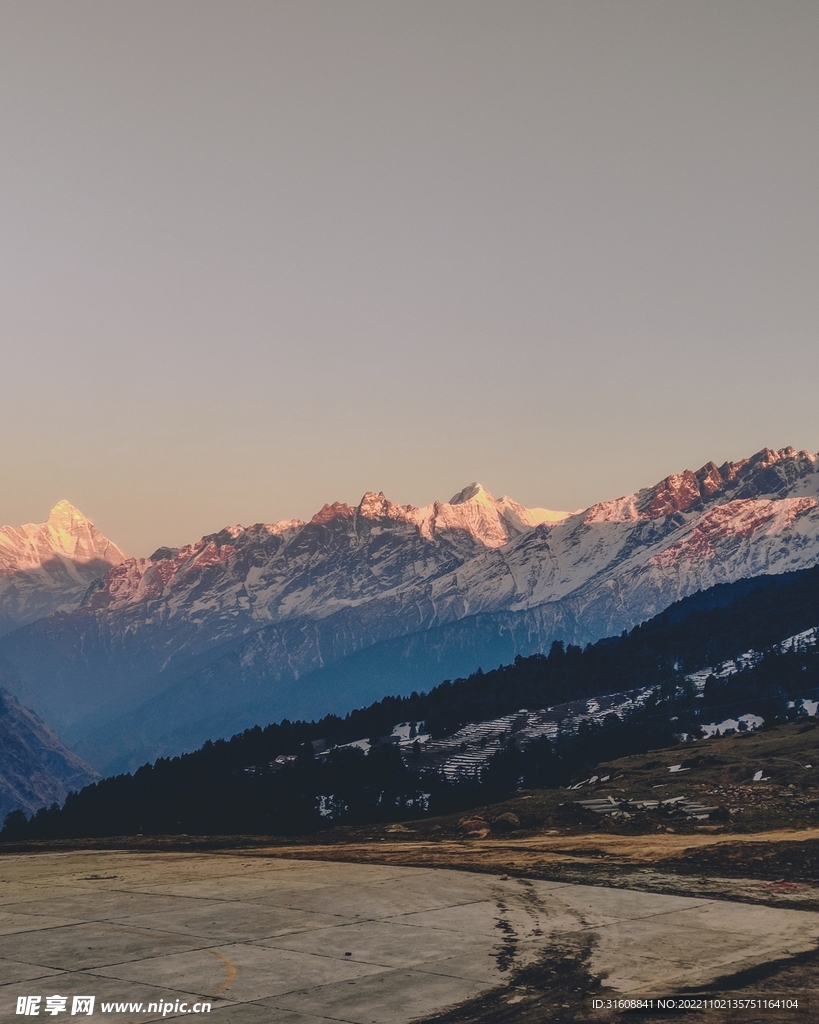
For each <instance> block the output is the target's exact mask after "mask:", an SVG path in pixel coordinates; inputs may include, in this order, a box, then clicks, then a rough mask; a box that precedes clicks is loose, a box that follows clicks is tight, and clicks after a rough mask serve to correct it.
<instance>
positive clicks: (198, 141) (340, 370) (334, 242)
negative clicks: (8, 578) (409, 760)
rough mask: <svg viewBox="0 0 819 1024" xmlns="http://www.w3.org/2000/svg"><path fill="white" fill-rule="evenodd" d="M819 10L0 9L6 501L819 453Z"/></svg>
mask: <svg viewBox="0 0 819 1024" xmlns="http://www.w3.org/2000/svg"><path fill="white" fill-rule="evenodd" d="M818 128H819V4H817V3H816V2H815V0H808V2H804V3H802V2H787V0H784V2H783V0H779V2H776V3H774V2H770V0H765V2H761V3H757V2H754V0H738V2H719V0H706V2H703V3H698V2H696V0H681V2H662V0H646V2H642V0H638V2H632V0H613V2H606V3H603V2H594V3H586V2H583V0H569V2H566V3H562V2H551V0H538V2H515V0H497V2H493V3H482V2H478V0H469V2H447V0H431V2H425V0H408V2H392V0H391V2H367V3H358V2H351V0H346V2H335V3H330V2H322V3H314V2H310V0H296V2H293V3H290V2H262V0H252V2H242V0H218V2H209V0H191V2H188V0H163V2H162V3H133V2H131V0H129V2H124V3H123V2H117V0H99V2H84V0H72V2H71V3H61V4H55V3H53V2H52V0H48V2H41V0H27V2H25V3H20V2H18V0H3V2H0V269H1V270H2V272H1V273H0V346H2V353H1V355H2V359H1V360H0V439H1V443H0V481H2V486H1V487H0V522H2V523H11V524H18V523H21V522H26V521H42V520H43V519H44V518H45V516H46V514H47V513H48V510H49V508H50V507H51V506H52V505H53V504H54V503H55V502H56V501H57V500H58V499H60V498H68V499H69V500H70V501H72V502H73V503H74V504H75V505H77V506H78V507H80V508H81V509H82V510H83V511H84V512H85V513H86V514H87V515H89V516H90V517H91V518H92V519H94V521H95V522H96V523H97V525H98V526H99V527H100V528H101V529H103V530H104V532H106V533H107V534H108V535H109V536H110V537H111V538H112V539H114V540H115V541H117V542H118V543H119V544H120V545H121V546H122V547H123V548H124V549H125V550H126V551H128V552H130V553H133V554H148V553H150V551H152V550H153V549H154V548H155V547H157V546H159V545H160V544H177V543H183V542H185V541H191V540H195V539H197V538H198V537H199V536H200V535H202V534H203V533H207V532H211V531H213V530H216V529H219V528H220V527H222V526H224V525H226V524H232V523H236V522H243V523H251V522H256V521H273V520H276V519H280V518H285V517H291V516H299V517H304V518H306V517H309V516H310V515H312V513H313V512H314V511H316V510H317V509H318V508H319V507H320V506H321V505H322V504H323V502H325V501H332V500H334V499H339V500H346V501H349V502H351V503H352V502H356V501H358V499H359V498H360V496H361V494H362V493H363V492H364V491H365V490H376V491H377V490H384V491H385V492H386V493H387V494H388V495H389V496H390V497H392V498H394V499H395V500H398V501H401V502H412V503H413V504H424V503H426V502H428V501H431V500H433V499H435V498H440V499H446V498H448V497H449V496H450V495H452V494H453V493H454V492H456V491H457V490H459V489H460V488H461V487H463V486H464V485H465V484H466V483H468V482H469V481H471V480H474V479H479V480H481V481H482V482H483V483H484V484H485V485H486V486H487V487H488V488H489V489H490V490H491V491H493V492H494V493H496V494H498V495H500V494H502V493H508V494H510V495H511V496H512V497H514V498H516V499H517V500H519V501H521V502H522V503H524V504H528V505H545V506H547V507H551V508H567V509H574V508H577V507H580V506H585V505H588V504H590V503H592V502H593V501H596V500H600V499H604V498H611V497H616V496H618V495H620V494H623V493H626V492H628V491H631V490H634V489H636V488H638V487H640V486H643V485H647V484H651V483H653V482H655V481H656V480H658V479H660V478H661V477H663V476H665V475H667V474H668V473H671V472H676V471H679V470H682V469H684V468H686V467H688V468H697V467H698V466H700V465H701V464H702V463H704V462H706V461H708V460H709V459H714V460H715V461H717V462H721V461H723V460H725V459H738V458H741V457H743V456H746V455H750V454H751V453H752V452H754V451H756V450H758V449H759V448H761V447H763V446H765V445H767V446H770V447H781V446H784V445H787V444H791V445H794V446H795V447H797V448H808V449H809V450H811V451H816V450H817V449H819V414H818V409H819V403H818V402H817V380H818V377H819V216H818V215H817V214H818V213H819V188H818V187H817V180H818V176H819V131H817V129H818Z"/></svg>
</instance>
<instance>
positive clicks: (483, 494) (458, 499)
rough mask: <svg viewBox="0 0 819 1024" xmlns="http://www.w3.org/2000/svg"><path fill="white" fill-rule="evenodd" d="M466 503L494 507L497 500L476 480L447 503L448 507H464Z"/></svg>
mask: <svg viewBox="0 0 819 1024" xmlns="http://www.w3.org/2000/svg"><path fill="white" fill-rule="evenodd" d="M467 501H477V502H480V504H481V505H496V504H497V500H496V499H495V498H494V497H493V495H491V494H490V493H489V491H487V489H486V488H485V487H484V486H483V484H481V483H478V481H477V480H475V481H473V482H472V483H471V484H467V485H466V487H464V489H463V490H462V491H458V493H457V494H455V495H453V497H451V498H450V499H449V501H448V502H447V504H448V505H464V504H465V503H466V502H467Z"/></svg>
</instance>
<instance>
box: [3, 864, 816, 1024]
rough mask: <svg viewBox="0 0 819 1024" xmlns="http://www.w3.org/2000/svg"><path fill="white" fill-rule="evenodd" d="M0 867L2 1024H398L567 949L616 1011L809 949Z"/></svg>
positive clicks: (775, 935) (364, 881)
mask: <svg viewBox="0 0 819 1024" xmlns="http://www.w3.org/2000/svg"><path fill="white" fill-rule="evenodd" d="M0 868H2V875H3V883H4V884H3V887H2V897H1V899H0V932H3V931H5V934H0V1021H11V1020H13V1019H20V1018H18V1017H16V1014H15V1012H14V1010H15V1007H16V1000H17V997H18V996H20V995H40V996H42V997H43V999H44V997H45V996H46V995H51V994H54V993H55V992H56V993H59V994H61V995H66V996H72V995H85V994H93V995H95V996H97V999H98V1000H99V1001H102V1000H106V1001H111V1002H131V1003H139V1002H143V1003H144V1004H145V1007H147V1003H148V1002H156V1001H161V1002H170V1003H174V1004H175V1003H176V1001H177V1000H179V1001H188V1002H190V1000H191V999H206V1000H207V1001H209V1002H210V1003H211V1004H212V1011H211V1015H210V1017H209V1019H210V1020H215V1021H223V1022H224V1024H257V1022H259V1024H261V1022H265V1024H270V1022H272V1024H328V1022H329V1021H331V1020H333V1021H347V1022H350V1024H409V1022H410V1021H412V1020H416V1019H419V1018H420V1019H423V1018H424V1017H427V1016H430V1015H432V1014H433V1013H435V1012H437V1011H439V1010H441V1009H443V1008H444V1007H446V1006H450V1005H453V1004H457V1003H459V1002H461V1001H463V1000H465V999H467V998H470V997H471V996H474V995H477V994H479V993H481V992H485V991H487V990H488V989H489V988H491V987H493V986H496V985H499V984H504V983H506V982H507V981H508V979H509V978H510V977H511V976H512V975H513V974H514V970H515V968H517V967H522V966H525V965H527V964H530V963H533V962H534V961H536V960H538V959H540V958H542V957H544V956H548V955H549V951H550V950H551V949H554V948H555V947H556V945H559V944H560V943H561V942H562V941H564V940H565V939H566V936H580V937H585V938H588V940H589V943H590V945H591V949H592V969H593V973H597V974H604V975H607V981H606V985H608V986H610V987H611V988H612V989H613V991H614V992H615V993H617V994H621V995H627V996H628V995H632V996H633V995H639V994H646V993H647V992H653V993H654V994H656V993H657V992H658V990H662V991H663V992H666V993H667V992H668V990H669V988H670V987H674V986H675V985H679V986H683V985H692V984H702V983H704V982H707V981H710V980H713V979H715V978H716V977H718V976H720V975H722V974H725V973H730V972H732V971H734V970H739V969H744V968H746V967H749V966H753V965H755V964H760V963H764V962H767V961H768V960H771V959H777V958H781V957H784V956H788V955H791V954H795V953H799V952H801V951H805V950H808V949H811V948H813V947H814V945H815V944H816V943H817V942H819V915H817V914H813V913H809V912H804V911H795V910H779V909H772V908H768V907H761V906H753V905H749V904H742V903H728V902H720V901H715V900H706V899H700V898H697V899H692V898H686V897H677V896H666V895H655V894H648V893H644V892H635V891H629V890H624V889H604V888H597V887H590V886H576V885H567V884H565V883H550V882H536V881H525V880H520V879H515V878H511V879H507V880H501V879H500V878H499V877H498V876H492V875H484V874H469V873H467V872H457V871H449V870H437V869H426V868H421V869H419V868H401V867H398V868H396V867H387V866H381V865H372V864H366V865H357V864H345V863H335V864H334V863H330V862H325V861H317V862H309V861H285V860H279V859H276V858H268V857H264V856H253V857H246V856H243V855H241V854H240V855H225V854H128V853H94V852H83V853H77V854H42V855H37V856H25V857H22V856H20V857H18V856H3V857H2V860H1V861H0ZM348 953H349V954H350V956H347V954H348ZM181 1016H188V1015H183V1014H182V1013H175V1012H171V1013H168V1014H165V1017H164V1019H166V1020H171V1019H175V1018H176V1017H181ZM161 1017H162V1014H153V1015H151V1014H148V1013H147V1012H146V1011H145V1009H143V1010H141V1011H140V1012H139V1013H136V1011H134V1012H129V1011H127V1010H123V1012H122V1013H121V1014H119V1015H118V1014H117V1013H108V1014H106V1019H107V1020H110V1021H112V1022H116V1021H118V1020H121V1021H122V1022H125V1021H132V1020H137V1019H138V1020H141V1021H142V1020H151V1019H159V1018H161Z"/></svg>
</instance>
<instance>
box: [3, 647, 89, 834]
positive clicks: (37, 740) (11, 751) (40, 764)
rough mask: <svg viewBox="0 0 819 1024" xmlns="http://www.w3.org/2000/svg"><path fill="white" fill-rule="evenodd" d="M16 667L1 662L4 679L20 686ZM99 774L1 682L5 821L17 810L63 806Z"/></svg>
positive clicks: (29, 812) (29, 810)
mask: <svg viewBox="0 0 819 1024" xmlns="http://www.w3.org/2000/svg"><path fill="white" fill-rule="evenodd" d="M15 682H16V680H15V679H14V671H13V670H12V669H11V667H10V666H8V665H3V664H0V683H3V684H7V685H8V684H10V685H15ZM98 778H99V775H98V774H97V773H96V772H95V771H94V769H93V768H90V767H89V766H88V765H87V764H86V763H85V762H84V761H82V760H81V759H80V758H79V757H77V755H76V754H74V753H72V751H70V750H69V749H68V748H67V747H66V746H65V744H64V743H63V742H62V741H61V740H60V738H59V736H57V734H56V733H55V732H54V731H53V730H52V729H50V728H49V727H48V726H47V725H46V724H45V723H44V722H42V721H41V720H40V719H39V718H38V717H37V715H35V714H34V713H33V712H32V711H29V710H28V708H24V707H23V706H22V705H21V704H20V703H19V702H18V701H17V700H16V699H15V698H14V697H13V696H12V695H11V694H10V693H9V692H8V690H6V689H4V688H3V686H0V822H2V821H3V819H4V818H5V816H6V815H7V814H8V813H9V812H10V811H14V810H18V809H19V810H23V811H25V812H26V813H27V814H32V813H33V812H34V811H36V810H37V809H38V808H40V807H48V806H50V805H51V804H52V803H54V802H56V803H59V804H61V803H62V802H63V800H65V798H66V796H67V795H68V793H69V792H71V790H80V789H82V787H83V786H87V785H88V784H89V783H91V782H95V781H96V780H97V779H98Z"/></svg>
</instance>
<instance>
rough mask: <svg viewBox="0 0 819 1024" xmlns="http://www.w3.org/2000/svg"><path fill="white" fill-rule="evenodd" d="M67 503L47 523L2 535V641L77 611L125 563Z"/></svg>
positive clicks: (7, 530) (6, 530) (9, 528)
mask: <svg viewBox="0 0 819 1024" xmlns="http://www.w3.org/2000/svg"><path fill="white" fill-rule="evenodd" d="M125 558H126V556H125V555H124V554H123V553H122V551H120V549H119V548H118V547H117V546H116V544H112V543H111V541H110V540H108V539H107V538H106V537H103V535H102V534H101V533H100V532H99V530H98V529H97V528H96V527H95V526H94V524H93V523H91V522H89V520H88V519H86V518H85V516H84V515H83V514H82V513H81V512H79V511H78V510H77V509H76V508H74V506H73V505H70V504H69V503H68V502H67V501H61V502H59V503H58V504H56V505H55V506H54V508H53V509H52V510H51V513H50V514H49V517H48V519H47V520H46V521H45V522H44V523H36V524H35V523H27V524H26V525H25V526H19V527H13V526H4V527H3V528H2V529H0V635H2V634H3V633H8V632H9V631H10V630H12V629H16V628H17V627H18V626H22V625H25V623H27V622H34V621H35V620H36V619H40V618H42V617H43V616H45V615H50V614H51V613H52V612H55V611H71V610H73V609H74V608H76V607H77V606H78V605H79V604H80V602H81V601H82V599H83V597H84V596H85V593H86V591H87V590H88V588H89V586H90V585H91V584H92V583H93V582H95V581H96V580H98V579H100V578H101V577H103V576H104V575H105V574H106V573H107V572H108V570H109V569H110V568H111V567H112V566H115V565H119V563H120V562H123V561H124V560H125Z"/></svg>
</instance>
